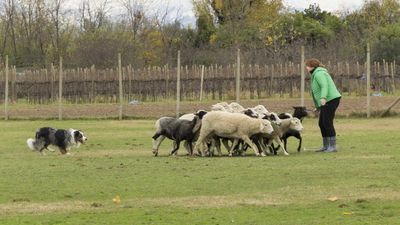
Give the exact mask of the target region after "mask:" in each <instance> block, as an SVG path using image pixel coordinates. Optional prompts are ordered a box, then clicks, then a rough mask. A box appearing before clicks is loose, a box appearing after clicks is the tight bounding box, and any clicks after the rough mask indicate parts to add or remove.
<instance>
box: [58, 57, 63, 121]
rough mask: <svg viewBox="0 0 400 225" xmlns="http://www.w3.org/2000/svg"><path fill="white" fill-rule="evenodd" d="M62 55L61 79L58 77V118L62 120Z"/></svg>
mask: <svg viewBox="0 0 400 225" xmlns="http://www.w3.org/2000/svg"><path fill="white" fill-rule="evenodd" d="M62 70H63V69H62V56H60V67H59V79H58V120H62V79H63V71H62Z"/></svg>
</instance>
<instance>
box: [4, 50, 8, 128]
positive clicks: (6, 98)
mask: <svg viewBox="0 0 400 225" xmlns="http://www.w3.org/2000/svg"><path fill="white" fill-rule="evenodd" d="M5 63H6V65H5V66H6V68H5V74H6V77H5V78H6V80H5V81H4V82H5V91H4V120H8V55H6V62H5Z"/></svg>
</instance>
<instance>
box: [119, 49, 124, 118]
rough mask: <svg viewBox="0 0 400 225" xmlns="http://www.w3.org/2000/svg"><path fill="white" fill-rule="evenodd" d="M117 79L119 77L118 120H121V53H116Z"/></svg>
mask: <svg viewBox="0 0 400 225" xmlns="http://www.w3.org/2000/svg"><path fill="white" fill-rule="evenodd" d="M118 79H119V114H118V115H119V120H122V101H123V96H122V66H121V53H118Z"/></svg>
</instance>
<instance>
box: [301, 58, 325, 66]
mask: <svg viewBox="0 0 400 225" xmlns="http://www.w3.org/2000/svg"><path fill="white" fill-rule="evenodd" d="M305 63H306V66H308V67H314V68H317V67H325V66H324V65H323V64H322V63H321V62H320V61H319V60H318V59H314V58H311V59H306V62H305Z"/></svg>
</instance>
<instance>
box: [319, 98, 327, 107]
mask: <svg viewBox="0 0 400 225" xmlns="http://www.w3.org/2000/svg"><path fill="white" fill-rule="evenodd" d="M320 103H321V106H324V105H326V99H324V98H321V99H320Z"/></svg>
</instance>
